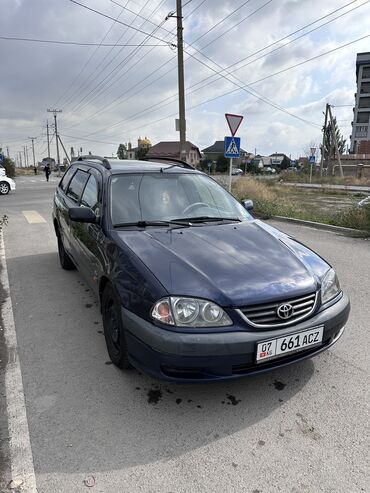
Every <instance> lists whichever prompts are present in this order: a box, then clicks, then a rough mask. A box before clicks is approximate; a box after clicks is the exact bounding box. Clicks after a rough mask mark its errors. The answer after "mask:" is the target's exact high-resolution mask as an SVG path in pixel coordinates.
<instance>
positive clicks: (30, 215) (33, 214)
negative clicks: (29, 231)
mask: <svg viewBox="0 0 370 493" xmlns="http://www.w3.org/2000/svg"><path fill="white" fill-rule="evenodd" d="M22 214H23V215H24V217H25V218H26V219H27V221H28V222H29V223H30V224H40V223H46V221H45V219H44V218H43V217H42V216H41V214H39V213H38V212H37V211H22Z"/></svg>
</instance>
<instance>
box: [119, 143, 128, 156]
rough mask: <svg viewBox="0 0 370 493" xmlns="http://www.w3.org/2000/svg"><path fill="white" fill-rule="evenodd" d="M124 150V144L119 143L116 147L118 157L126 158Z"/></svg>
mask: <svg viewBox="0 0 370 493" xmlns="http://www.w3.org/2000/svg"><path fill="white" fill-rule="evenodd" d="M126 151H127V149H126V146H125V145H124V144H120V145H119V146H118V149H117V157H118V159H126V157H127V153H126Z"/></svg>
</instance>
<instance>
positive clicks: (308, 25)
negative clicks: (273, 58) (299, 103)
mask: <svg viewBox="0 0 370 493" xmlns="http://www.w3.org/2000/svg"><path fill="white" fill-rule="evenodd" d="M356 1H357V0H354V2H356ZM354 2H353V1H352V2H349V3H348V4H346V5H345V6H343V7H341V8H339V9H335V10H334V11H332V12H330V13H329V14H326V15H325V16H322V17H320V18H318V19H316V20H315V21H313V22H310V23H309V24H307V25H306V26H303V27H302V28H300V29H298V30H296V31H294V32H293V33H291V34H290V35H288V36H284V38H281V39H280V40H277V41H276V42H274V43H272V44H270V45H268V46H267V47H266V48H268V47H271V46H272V45H273V44H277V43H279V42H280V41H282V40H285V39H286V38H287V37H290V36H291V35H294V34H296V33H297V32H300V31H302V30H304V29H306V28H307V27H310V26H312V25H313V24H315V23H317V22H319V21H320V20H323V19H324V18H326V17H328V16H329V15H333V14H334V13H336V12H337V11H338V10H340V9H342V8H344V7H347V6H348V5H351V4H352V3H354ZM365 3H368V2H365ZM362 5H364V4H361V5H360V6H362ZM356 8H357V7H356ZM352 10H353V9H352ZM352 10H351V11H352ZM351 11H348V13H349V12H351ZM343 15H345V14H342V15H341V16H343ZM337 18H338V17H336V18H335V19H332V21H334V20H336V19H337ZM329 22H330V21H329ZM329 22H326V23H325V24H322V25H320V26H318V27H317V28H315V30H316V29H319V28H320V27H322V26H324V25H327V24H328V23H329ZM312 31H313V30H312ZM312 31H309V32H307V33H304V35H308V34H310V32H312ZM301 37H302V36H299V37H297V38H294V40H297V39H300V38H301ZM294 40H292V42H293V41H294ZM194 43H195V42H194ZM192 47H193V45H192ZM193 48H194V47H193ZM195 49H196V48H195ZM263 49H264V48H262V49H261V50H258V52H260V51H262V50H263ZM274 51H276V50H274ZM253 55H254V54H251V55H249V57H245V58H244V59H242V60H246V59H247V58H250V57H252V56H253ZM239 63H240V61H238V62H235V63H234V64H232V65H230V66H229V67H226V68H225V69H223V70H228V69H229V68H231V67H234V66H235V65H238V64H239ZM239 68H241V67H238V68H237V69H235V70H234V71H237V70H238V69H239ZM234 71H232V72H234ZM232 72H231V73H232ZM218 75H219V74H218ZM214 77H215V75H211V76H208V77H206V78H205V79H202V80H201V81H199V82H197V83H196V84H193V85H192V86H190V87H188V88H187V91H188V90H190V89H192V88H193V91H191V92H190V93H189V92H187V95H189V94H192V93H193V92H196V90H200V89H203V88H204V87H206V86H208V85H209V84H211V83H213V82H216V81H217V80H218V79H220V78H221V77H222V75H219V77H218V78H217V79H215V80H214V81H213V82H207V83H206V84H204V85H203V86H202V87H200V88H198V89H196V90H195V89H194V88H195V87H196V86H198V85H199V84H201V83H202V82H204V81H207V80H209V79H210V78H214ZM254 83H255V82H253V83H252V84H254ZM173 98H177V93H175V94H173V95H172V96H168V97H167V98H165V99H163V100H161V101H160V102H159V103H156V104H155V105H152V107H151V108H153V107H157V106H159V105H160V104H161V103H165V102H166V101H169V100H170V99H173ZM115 101H116V100H115ZM115 101H114V102H115ZM168 104H171V103H166V104H164V105H163V106H167V105H168ZM163 106H162V107H163ZM151 108H150V109H151ZM145 111H146V110H143V111H142V112H140V113H138V114H142V113H145ZM100 112H101V111H100ZM100 112H95V114H94V115H96V114H98V113H100ZM125 121H127V119H123V120H120V121H119V122H115V123H113V124H112V125H110V126H109V127H108V128H111V127H114V126H117V125H119V124H121V123H123V122H125ZM102 130H103V129H102ZM98 132H99V131H97V132H93V133H89V134H87V135H88V136H90V135H93V134H95V133H98Z"/></svg>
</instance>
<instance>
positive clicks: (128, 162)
mask: <svg viewBox="0 0 370 493" xmlns="http://www.w3.org/2000/svg"><path fill="white" fill-rule="evenodd" d="M104 161H105V163H103V162H102V161H100V160H99V159H94V158H91V159H88V158H86V159H83V160H81V161H73V163H72V164H74V165H81V164H84V165H88V166H92V167H94V168H97V169H102V168H103V169H105V170H106V171H107V172H109V173H111V174H122V173H133V172H136V173H148V172H149V173H153V172H158V173H160V172H161V170H166V168H167V169H168V171H171V172H174V173H184V172H185V173H201V172H200V171H198V170H196V169H193V168H192V167H190V166H189V167H185V166H183V165H181V164H180V162H179V161H177V162H176V159H175V160H173V161H172V160H165V161H162V162H155V161H139V160H134V159H109V158H104ZM107 163H108V165H107Z"/></svg>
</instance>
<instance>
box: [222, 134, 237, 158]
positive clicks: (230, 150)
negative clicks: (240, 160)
mask: <svg viewBox="0 0 370 493" xmlns="http://www.w3.org/2000/svg"><path fill="white" fill-rule="evenodd" d="M224 156H225V157H240V137H225V152H224Z"/></svg>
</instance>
